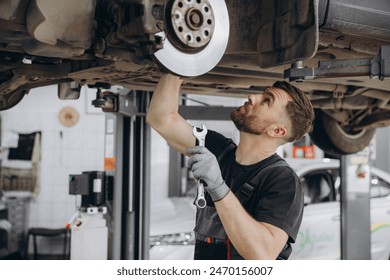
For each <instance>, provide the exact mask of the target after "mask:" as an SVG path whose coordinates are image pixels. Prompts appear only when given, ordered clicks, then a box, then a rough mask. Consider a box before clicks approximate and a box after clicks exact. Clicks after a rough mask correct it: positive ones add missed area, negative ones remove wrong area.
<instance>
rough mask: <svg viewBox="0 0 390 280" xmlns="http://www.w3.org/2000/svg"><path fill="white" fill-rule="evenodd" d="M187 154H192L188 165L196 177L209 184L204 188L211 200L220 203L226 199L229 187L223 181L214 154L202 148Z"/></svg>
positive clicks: (198, 147)
mask: <svg viewBox="0 0 390 280" xmlns="http://www.w3.org/2000/svg"><path fill="white" fill-rule="evenodd" d="M187 153H188V154H191V156H190V159H189V161H188V165H189V166H190V168H191V170H192V172H193V174H194V177H195V178H196V179H197V180H203V181H204V182H205V183H206V184H207V186H204V188H205V190H206V191H207V192H208V193H209V194H210V196H211V199H212V200H213V201H218V200H221V199H222V198H224V197H225V196H226V194H227V193H228V192H229V187H228V186H227V185H226V184H225V182H224V180H223V179H222V175H221V170H220V168H219V165H218V161H217V159H216V158H215V156H214V154H212V153H211V152H210V151H209V150H208V149H207V148H205V147H201V146H196V147H192V148H189V149H187Z"/></svg>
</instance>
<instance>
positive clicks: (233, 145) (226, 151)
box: [217, 142, 237, 162]
mask: <svg viewBox="0 0 390 280" xmlns="http://www.w3.org/2000/svg"><path fill="white" fill-rule="evenodd" d="M236 147H237V145H236V144H234V143H233V142H230V143H229V145H227V147H226V148H225V150H223V151H222V152H221V153H220V154H219V155H218V157H217V161H218V162H221V160H222V159H223V158H224V156H226V154H227V153H228V152H230V151H231V150H233V149H234V148H236Z"/></svg>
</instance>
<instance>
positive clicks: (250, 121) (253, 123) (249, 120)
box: [230, 109, 271, 135]
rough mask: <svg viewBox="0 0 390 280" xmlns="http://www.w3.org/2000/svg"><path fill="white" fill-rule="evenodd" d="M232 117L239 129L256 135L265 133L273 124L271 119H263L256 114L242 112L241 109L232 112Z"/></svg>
mask: <svg viewBox="0 0 390 280" xmlns="http://www.w3.org/2000/svg"><path fill="white" fill-rule="evenodd" d="M230 118H231V120H232V121H233V122H234V125H235V126H236V127H237V129H238V130H239V131H242V132H246V133H250V134H255V135H262V134H264V133H265V132H266V131H267V129H268V128H269V127H270V125H271V123H270V122H269V121H266V120H261V119H259V118H258V117H256V116H254V115H250V116H247V115H246V114H242V113H241V112H240V110H239V109H237V110H235V111H233V112H231V113H230Z"/></svg>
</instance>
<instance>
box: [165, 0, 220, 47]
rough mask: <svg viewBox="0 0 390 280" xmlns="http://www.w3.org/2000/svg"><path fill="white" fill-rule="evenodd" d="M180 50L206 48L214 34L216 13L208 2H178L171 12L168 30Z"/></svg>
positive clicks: (190, 0) (201, 0) (205, 0)
mask: <svg viewBox="0 0 390 280" xmlns="http://www.w3.org/2000/svg"><path fill="white" fill-rule="evenodd" d="M169 27H171V28H172V30H171V31H172V32H169V34H171V35H172V36H173V41H174V42H176V43H177V46H178V47H179V48H184V49H189V50H191V49H192V50H195V49H199V48H203V47H205V46H206V45H207V44H208V43H209V42H210V40H211V38H212V36H213V32H214V12H213V9H212V7H211V5H210V2H209V1H207V0H176V1H174V2H173V4H172V7H171V11H170V24H168V28H169Z"/></svg>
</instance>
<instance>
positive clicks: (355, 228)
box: [340, 147, 371, 260]
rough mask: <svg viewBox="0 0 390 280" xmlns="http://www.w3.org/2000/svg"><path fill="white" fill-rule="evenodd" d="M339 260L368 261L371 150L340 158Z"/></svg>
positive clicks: (367, 148) (369, 253) (369, 246)
mask: <svg viewBox="0 0 390 280" xmlns="http://www.w3.org/2000/svg"><path fill="white" fill-rule="evenodd" d="M340 175H341V203H340V205H341V259H342V260H358V259H361V260H370V259H371V231H370V227H371V225H370V181H371V172H370V147H366V148H365V149H364V150H363V151H361V152H359V153H356V154H351V155H343V156H341V164H340Z"/></svg>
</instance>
